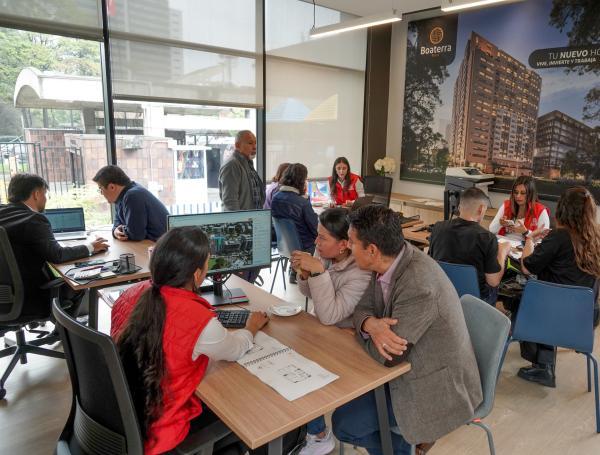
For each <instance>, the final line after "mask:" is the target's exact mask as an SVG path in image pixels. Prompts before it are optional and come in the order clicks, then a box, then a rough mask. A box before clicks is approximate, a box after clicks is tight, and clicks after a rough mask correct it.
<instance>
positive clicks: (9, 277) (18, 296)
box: [0, 226, 25, 322]
mask: <svg viewBox="0 0 600 455" xmlns="http://www.w3.org/2000/svg"><path fill="white" fill-rule="evenodd" d="M24 294H25V289H24V287H23V281H22V279H21V271H20V270H19V266H18V264H17V260H16V259H15V255H14V252H13V249H12V246H11V245H10V240H9V238H8V234H7V233H6V229H4V228H3V227H1V226H0V322H10V321H14V320H16V319H18V318H19V316H20V315H21V311H22V310H23V299H24Z"/></svg>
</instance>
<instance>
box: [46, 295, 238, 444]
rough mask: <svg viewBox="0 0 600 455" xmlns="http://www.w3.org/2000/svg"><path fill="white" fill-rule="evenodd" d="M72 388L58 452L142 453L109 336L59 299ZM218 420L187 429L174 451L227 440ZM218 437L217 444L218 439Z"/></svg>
mask: <svg viewBox="0 0 600 455" xmlns="http://www.w3.org/2000/svg"><path fill="white" fill-rule="evenodd" d="M52 313H53V315H54V318H55V319H56V327H57V329H58V332H59V333H60V337H61V339H62V342H63V347H64V350H65V356H66V359H67V366H68V368H69V376H70V377H71V384H72V388H73V402H72V405H71V412H70V414H69V418H68V420H67V423H66V425H65V428H64V429H63V432H62V434H61V435H60V438H59V440H58V443H57V446H56V451H55V454H56V455H72V454H73V455H79V454H85V455H113V454H114V455H123V454H129V455H138V454H139V455H142V454H143V451H144V443H143V440H142V434H141V432H140V428H139V425H138V420H137V416H136V413H135V408H134V405H133V401H132V398H131V394H130V392H129V386H128V384H127V378H126V377H125V372H124V371H123V366H122V364H121V359H120V358H119V354H118V353H117V348H116V346H115V344H114V343H113V341H112V339H111V338H110V337H109V336H108V335H105V334H103V333H100V332H98V331H96V330H93V329H90V328H89V327H86V326H83V325H81V324H79V323H78V322H77V321H76V320H74V319H73V318H72V317H71V316H69V315H67V313H66V312H65V311H64V310H63V309H62V308H61V307H60V306H59V305H58V302H57V300H55V301H54V304H53V306H52ZM227 436H233V434H232V433H231V430H229V428H227V427H226V426H225V424H224V423H223V422H221V421H217V422H214V423H212V424H210V425H207V426H206V427H204V428H202V429H201V430H200V431H197V432H194V433H190V434H189V435H188V437H187V438H186V439H185V440H184V441H183V442H182V443H181V444H180V445H179V446H177V447H176V448H175V451H176V453H178V454H180V455H188V454H194V453H202V454H210V453H212V451H213V448H215V449H218V448H219V447H220V445H226V444H229V443H231V438H227ZM217 442H219V444H216V443H217Z"/></svg>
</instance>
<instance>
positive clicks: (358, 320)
mask: <svg viewBox="0 0 600 455" xmlns="http://www.w3.org/2000/svg"><path fill="white" fill-rule="evenodd" d="M349 217H350V229H349V231H348V237H349V244H350V248H351V249H352V255H353V256H354V259H355V261H356V263H357V264H358V266H359V267H360V268H361V269H364V270H370V271H372V272H373V274H372V277H371V283H370V285H369V287H368V288H367V290H366V291H365V293H364V294H363V296H362V298H361V300H360V302H359V303H358V306H357V307H356V309H355V310H354V326H355V328H356V331H357V338H358V339H359V342H360V343H361V344H363V345H364V347H365V349H366V350H367V352H368V353H369V354H370V355H371V357H373V358H374V359H375V360H376V361H378V362H379V363H385V364H386V365H390V364H391V365H394V364H396V363H399V362H402V361H404V360H406V361H408V362H410V363H411V370H410V371H409V372H408V373H406V374H404V375H402V376H400V377H399V378H397V379H394V380H393V381H391V382H390V383H389V388H388V387H386V396H387V403H388V409H389V411H388V412H389V413H390V416H389V419H390V425H391V426H392V427H394V426H397V427H398V428H399V430H400V434H401V435H399V434H396V433H392V441H393V446H394V453H395V454H407V455H408V454H409V453H410V446H409V444H408V443H410V444H416V445H417V454H421V453H425V452H426V451H427V450H428V449H429V448H430V447H431V446H432V445H433V443H434V442H435V441H436V440H437V439H438V438H440V437H442V436H444V435H445V434H447V433H450V432H451V431H453V430H454V429H456V428H458V427H460V426H461V425H464V424H465V423H467V422H468V421H469V420H470V419H471V418H472V417H473V414H474V411H475V409H476V408H477V406H479V404H480V403H481V402H482V400H483V396H482V391H481V381H480V378H479V370H478V367H477V362H476V360H475V354H474V352H473V346H472V345H471V338H470V337H469V332H468V331H467V326H466V323H465V319H464V315H463V312H462V307H461V304H460V300H459V299H458V295H457V294H456V290H455V289H454V286H452V283H451V282H450V280H448V277H447V276H446V274H445V273H444V272H443V270H442V269H441V268H440V267H439V266H438V265H437V264H436V263H435V261H434V260H433V259H431V258H430V257H429V256H427V255H426V254H425V253H423V252H421V251H419V250H417V249H416V248H414V247H412V246H411V245H409V244H408V243H407V242H405V240H404V237H403V236H402V226H401V225H400V219H399V217H398V215H397V214H396V213H394V212H393V211H392V210H390V209H388V208H387V207H384V206H381V205H368V206H365V207H362V208H360V209H358V210H357V211H355V212H353V213H351V214H350V215H349ZM332 423H333V432H334V434H335V436H336V437H337V438H338V439H339V440H340V441H345V442H349V443H351V444H354V445H357V446H361V447H365V448H367V450H368V451H369V453H381V442H380V436H379V423H378V421H377V410H376V405H375V397H374V393H373V392H372V393H368V394H365V395H363V396H362V397H359V398H357V399H355V400H354V401H351V402H350V403H347V404H346V405H344V406H342V407H340V408H338V409H337V410H336V411H335V412H334V413H333V418H332Z"/></svg>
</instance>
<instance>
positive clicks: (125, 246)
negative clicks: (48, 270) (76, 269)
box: [50, 232, 154, 329]
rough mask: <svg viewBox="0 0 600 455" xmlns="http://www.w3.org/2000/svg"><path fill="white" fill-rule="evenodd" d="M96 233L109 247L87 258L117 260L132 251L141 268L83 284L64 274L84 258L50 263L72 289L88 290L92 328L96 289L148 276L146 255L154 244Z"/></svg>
mask: <svg viewBox="0 0 600 455" xmlns="http://www.w3.org/2000/svg"><path fill="white" fill-rule="evenodd" d="M93 235H94V232H92V236H93ZM98 235H99V236H101V237H104V238H106V239H107V240H108V244H109V248H108V250H107V251H105V252H103V253H99V254H95V255H94V256H92V257H90V258H89V260H96V259H101V260H105V261H112V260H118V259H119V256H120V255H121V254H124V253H132V254H134V255H135V265H137V266H140V267H141V269H140V270H139V271H137V272H135V273H130V274H123V275H117V276H115V277H112V278H108V279H101V280H93V281H90V282H89V283H85V284H83V283H78V282H77V281H73V280H71V279H70V278H69V277H67V276H66V273H67V272H68V271H69V270H71V269H72V268H73V264H74V263H75V262H79V261H85V260H86V259H77V260H75V261H69V262H64V263H62V264H50V265H51V266H52V267H54V269H55V270H56V271H57V272H58V273H59V274H60V276H61V277H62V278H64V280H65V281H66V282H67V283H68V284H69V286H71V288H72V289H73V290H75V291H80V290H86V289H87V290H88V291H89V304H90V308H89V326H90V327H92V328H94V329H96V328H98V290H99V289H101V288H105V287H107V286H114V285H115V284H119V283H125V282H127V281H137V280H141V279H144V278H148V277H149V276H150V269H149V268H148V265H149V262H150V259H149V257H148V247H149V246H152V245H154V242H152V241H150V240H142V241H141V242H133V241H121V240H117V239H114V238H113V237H112V235H110V234H109V235H106V233H105V232H99V233H98ZM60 243H61V245H63V246H73V245H81V240H67V241H62V242H60Z"/></svg>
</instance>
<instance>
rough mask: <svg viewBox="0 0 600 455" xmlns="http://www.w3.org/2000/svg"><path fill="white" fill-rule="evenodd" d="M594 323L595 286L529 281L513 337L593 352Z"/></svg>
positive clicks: (524, 291)
mask: <svg viewBox="0 0 600 455" xmlns="http://www.w3.org/2000/svg"><path fill="white" fill-rule="evenodd" d="M593 323H594V292H593V291H592V289H590V288H586V287H581V286H569V285H566V284H556V283H548V282H546V281H540V280H529V281H527V284H526V285H525V289H524V290H523V296H522V297H521V303H520V304H519V311H518V313H517V320H516V321H515V326H514V329H513V333H512V338H513V339H514V340H520V341H531V342H534V343H542V344H549V345H551V346H561V347H563V348H568V349H574V350H576V351H579V352H584V353H585V352H587V353H591V352H592V351H593V349H594V328H593Z"/></svg>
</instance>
